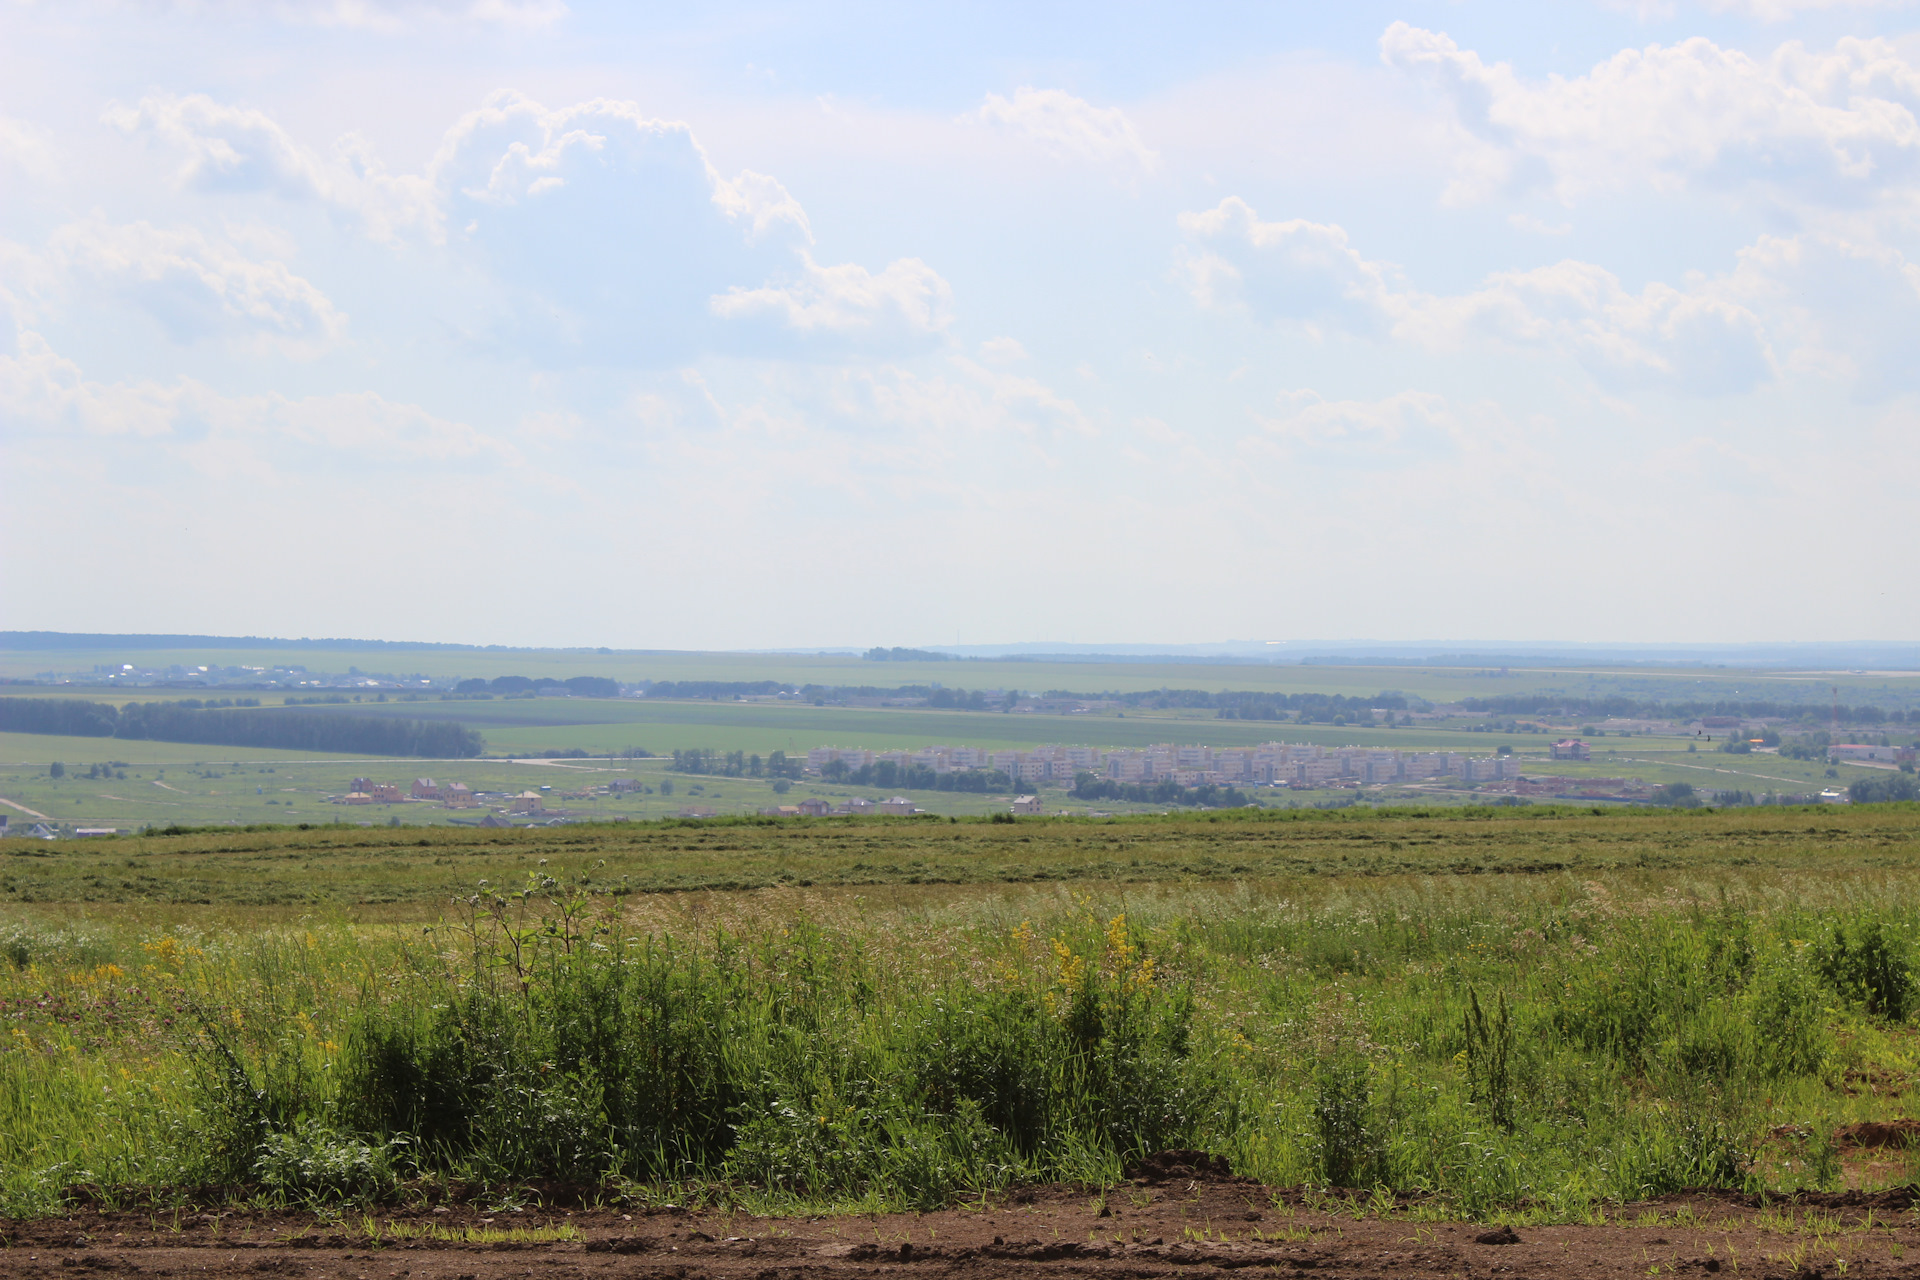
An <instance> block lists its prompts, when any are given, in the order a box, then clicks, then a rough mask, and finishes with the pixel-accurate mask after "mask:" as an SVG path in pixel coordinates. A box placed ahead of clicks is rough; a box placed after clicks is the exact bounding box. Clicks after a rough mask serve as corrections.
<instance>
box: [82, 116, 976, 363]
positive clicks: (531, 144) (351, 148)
mask: <svg viewBox="0 0 1920 1280" xmlns="http://www.w3.org/2000/svg"><path fill="white" fill-rule="evenodd" d="M109 119H110V120H111V121H112V122H113V123H115V124H117V125H118V126H119V127H121V128H122V129H123V130H125V131H127V132H129V133H133V134H140V135H144V136H148V137H151V138H153V139H154V140H155V141H157V142H159V143H161V144H163V145H166V146H169V147H172V148H174V149H176V150H178V151H180V152H181V153H182V155H183V160H182V164H181V168H180V174H179V177H180V182H181V184H182V185H183V186H185V187H188V188H190V189H193V190H197V191H202V192H207V193H216V194H217V193H230V192H271V193H274V194H277V195H280V196H283V197H286V198H289V199H295V200H311V201H316V202H320V203H323V204H326V205H329V206H331V207H334V208H338V209H341V210H344V211H348V212H350V213H352V214H354V215H356V216H358V217H359V218H361V219H362V220H363V221H364V223H365V225H366V226H367V229H368V231H369V233H370V234H372V235H373V236H374V237H375V238H376V239H382V240H391V239H393V238H394V237H395V236H396V235H397V234H398V233H399V232H401V231H403V230H409V229H410V230H414V231H417V232H419V233H421V234H424V235H426V236H427V237H428V238H429V239H432V240H436V241H442V242H444V243H446V244H448V245H449V247H450V248H451V249H452V250H453V252H454V253H455V254H457V255H459V256H461V257H465V258H469V259H471V260H473V261H474V263H475V265H477V266H479V267H480V268H481V269H482V270H483V271H484V272H485V273H486V274H487V275H489V276H490V277H491V278H492V279H493V281H494V282H495V283H496V284H497V285H498V286H499V288H500V291H501V296H500V297H499V299H498V301H497V305H496V306H495V307H494V308H493V314H492V316H490V317H487V316H472V317H467V318H463V322H464V323H465V324H466V325H467V327H468V328H469V330H470V331H471V332H472V333H473V335H474V337H475V338H476V340H477V341H479V342H481V343H482V344H483V345H488V346H491V347H493V348H494V349H496V350H498V351H501V352H507V351H511V352H512V353H514V355H516V356H517V357H520V358H526V359H530V360H532V361H534V362H535V363H538V364H543V365H548V366H552V367H563V366H569V365H592V364H603V365H605V364H621V365H627V366H655V367H658V366H661V365H666V364H671V363H674V362H676V361H680V360H685V359H689V358H691V357H693V356H694V355H696V354H697V353H699V352H701V351H703V350H755V351H759V352H760V353H762V354H777V353H779V352H782V351H787V352H792V351H800V350H807V349H813V348H817V347H820V346H821V345H822V344H825V346H826V347H845V346H847V345H848V344H849V343H853V342H858V343H860V344H862V345H872V344H878V345H880V346H882V347H893V348H899V347H904V346H912V345H915V344H922V345H924V344H925V343H926V342H927V341H928V340H930V339H931V338H933V337H934V336H936V335H938V334H939V333H940V332H942V330H943V329H944V328H945V326H946V324H947V321H948V315H949V310H950V304H951V300H952V291H951V289H950V288H949V286H948V285H947V282H946V281H945V280H944V279H942V278H941V277H940V275H939V274H938V273H937V272H935V271H934V270H933V269H932V268H931V267H930V266H928V265H927V264H926V263H924V262H922V261H920V260H919V259H916V258H903V259H900V260H898V261H895V262H893V263H891V264H889V265H888V266H886V267H885V268H884V269H882V270H880V271H877V272H875V271H872V270H869V269H868V268H866V267H864V266H861V265H859V264H857V263H828V264H822V263H819V262H817V261H816V260H815V259H814V257H813V255H812V252H811V248H810V246H811V245H812V242H813V233H812V228H811V226H810V225H809V223H808V220H807V215H806V211H805V210H804V209H803V208H802V207H801V206H800V203H799V201H798V200H796V199H795V198H794V197H793V195H792V193H791V192H789V191H788V190H787V189H786V187H785V186H783V185H782V184H781V183H780V182H779V181H778V180H777V179H775V178H772V177H770V176H768V175H766V174H761V173H755V172H752V171H750V170H748V171H742V172H740V173H739V174H737V175H735V176H734V177H731V178H728V177H725V176H723V175H722V174H721V173H720V172H719V170H718V169H716V168H715V167H714V165H713V164H712V162H711V161H710V159H709V158H708V155H707V152H706V150H705V148H703V147H702V146H701V145H700V143H699V141H698V140H697V139H696V138H695V137H694V135H693V131H692V130H691V129H690V128H689V127H688V126H687V125H686V124H684V123H681V122H679V121H672V120H660V119H655V118H653V117H650V116H648V115H647V114H645V113H644V112H642V111H641V110H640V109H639V108H638V107H637V106H635V105H634V104H632V103H629V102H615V101H610V100H605V99H594V100H592V101H589V102H582V103H578V104H576V105H573V106H569V107H564V108H560V109H557V110H550V109H548V108H547V107H544V106H542V105H541V104H540V103H538V102H535V101H534V100H532V99H530V98H527V97H525V96H524V95H521V94H516V93H510V92H502V93H497V94H495V95H493V96H492V97H490V98H489V99H488V100H487V101H486V102H485V103H484V104H482V105H481V106H480V107H479V108H478V109H476V110H474V111H472V112H469V113H467V114H466V115H465V116H463V117H462V118H461V119H460V120H459V121H457V122H456V123H455V124H454V125H453V126H452V127H451V128H450V129H449V130H448V131H447V133H446V135H445V137H444V138H443V140H442V142H441V144H440V146H439V148H438V150H437V152H436V154H435V156H434V158H433V160H432V162H431V163H430V164H429V165H428V166H427V168H426V170H425V172H423V173H421V174H418V175H398V176H396V175H390V174H388V173H387V172H386V171H385V170H384V169H383V168H382V167H381V166H380V165H379V163H378V162H377V160H375V159H374V158H373V157H372V156H371V155H370V154H368V153H367V152H366V150H365V148H364V147H363V146H361V145H360V144H359V143H358V142H357V141H355V140H353V139H348V140H346V141H344V142H343V143H342V144H341V145H340V146H339V147H338V148H336V155H335V156H334V157H332V158H327V157H322V156H321V155H319V154H318V153H317V152H315V151H314V150H312V149H311V148H309V147H306V146H305V145H303V144H301V143H300V142H298V141H297V140H295V139H294V138H292V137H291V136H290V135H289V134H288V133H287V132H286V131H285V130H284V129H282V128H281V127H280V126H279V125H278V123H277V122H275V121H274V120H272V119H271V118H270V117H268V116H266V115H265V114H264V113H261V112H258V111H253V110H249V109H245V108H239V107H230V106H224V105H222V104H219V103H216V102H214V101H213V100H211V99H209V98H205V97H190V98H167V97H151V98H148V99H146V100H144V101H143V102H142V103H141V104H140V106H139V107H138V108H135V109H131V110H123V109H118V108H116V109H114V110H112V111H110V112H109Z"/></svg>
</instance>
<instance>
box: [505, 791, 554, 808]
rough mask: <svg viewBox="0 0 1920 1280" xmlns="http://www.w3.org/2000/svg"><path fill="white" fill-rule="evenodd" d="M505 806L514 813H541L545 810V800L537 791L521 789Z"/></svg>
mask: <svg viewBox="0 0 1920 1280" xmlns="http://www.w3.org/2000/svg"><path fill="white" fill-rule="evenodd" d="M507 807H508V808H509V809H510V810H512V811H513V812H514V813H541V812H544V811H545V810H546V807H547V801H546V798H545V797H544V796H542V795H541V794H540V793H539V792H538V791H522V792H521V793H520V794H519V795H517V796H515V797H514V798H513V802H512V803H511V804H510V805H508V806H507Z"/></svg>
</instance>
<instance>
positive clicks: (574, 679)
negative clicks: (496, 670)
mask: <svg viewBox="0 0 1920 1280" xmlns="http://www.w3.org/2000/svg"><path fill="white" fill-rule="evenodd" d="M453 691H454V692H455V693H494V694H505V693H553V692H556V691H559V692H563V693H567V694H569V695H571V696H573V697H575V698H617V697H619V696H620V682H619V681H618V680H614V679H610V678H609V677H607V676H569V677H568V678H567V679H565V680H561V679H558V678H556V677H554V676H496V677H494V678H493V679H491V680H480V679H473V680H462V681H461V682H460V683H459V684H457V685H455V686H453Z"/></svg>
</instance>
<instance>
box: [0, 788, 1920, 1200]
mask: <svg viewBox="0 0 1920 1280" xmlns="http://www.w3.org/2000/svg"><path fill="white" fill-rule="evenodd" d="M13 843H14V844H16V845H18V846H20V848H18V849H14V848H11V847H10V848H9V849H8V856H7V857H6V858H5V859H4V862H3V863H0V883H3V884H4V893H3V894H0V957H4V959H5V961H6V963H5V964H4V965H0V1021H4V1022H5V1024H6V1027H5V1031H4V1033H0V1212H4V1213H14V1214H18V1213H45V1212H51V1211H57V1210H58V1209H59V1208H60V1207H61V1206H62V1205H63V1204H64V1203H66V1202H67V1201H68V1200H69V1198H70V1197H73V1196H85V1197H87V1198H89V1199H91V1200H93V1201H96V1202H98V1201H104V1202H106V1203H107V1204H110V1205H111V1204H136V1203H137V1204H142V1205H148V1206H157V1207H160V1208H162V1209H164V1208H165V1207H166V1206H168V1205H169V1204H173V1203H181V1202H188V1201H197V1202H199V1203H205V1202H206V1201H207V1200H208V1199H209V1198H212V1199H214V1200H223V1199H224V1200H234V1201H245V1202H250V1203H255V1204H265V1205H272V1204H300V1205H315V1206H327V1205H334V1206H338V1205H340V1204H342V1203H343V1202H344V1203H355V1202H360V1203H365V1202H369V1201H388V1202H391V1201H395V1200H398V1201H414V1200H422V1199H425V1200H431V1201H434V1202H438V1201H440V1200H441V1199H444V1198H445V1197H447V1196H449V1195H471V1194H480V1193H481V1192H479V1191H476V1190H474V1189H476V1188H484V1189H485V1190H484V1194H485V1195H487V1196H489V1197H492V1198H493V1199H491V1200H489V1201H488V1203H492V1202H494V1200H497V1199H500V1198H502V1197H505V1198H507V1199H513V1198H514V1197H516V1196H520V1195H523V1194H528V1193H522V1192H516V1191H514V1190H513V1188H514V1187H516V1186H521V1185H526V1184H538V1185H539V1186H541V1187H546V1188H552V1187H554V1186H556V1185H559V1186H565V1185H569V1184H572V1185H583V1184H584V1185H587V1186H590V1187H597V1188H601V1189H602V1190H601V1191H599V1192H596V1194H607V1195H617V1196H620V1197H623V1198H624V1200H625V1201H626V1202H628V1203H632V1204H638V1205H645V1204H648V1203H660V1202H667V1201H671V1202H673V1203H676V1204H688V1203H696V1204H698V1203H706V1204H727V1205H736V1206H740V1207H744V1208H748V1209H752V1210H755V1211H767V1210H779V1209H785V1210H790V1211H791V1210H811V1211H822V1210H829V1211H830V1210H836V1209H838V1210H849V1209H851V1210H878V1209H889V1208H926V1207H933V1206H937V1205H943V1204H951V1203H954V1202H956V1201H961V1200H965V1199H967V1198H969V1197H974V1198H977V1197H978V1195H979V1194H980V1193H981V1192H982V1191H984V1190H989V1189H996V1188H1006V1187H1009V1186H1011V1185H1016V1184H1019V1183H1023V1182H1029V1181H1047V1180H1057V1179H1070V1180H1076V1181H1082V1182H1086V1183H1090V1184H1092V1185H1093V1187H1094V1190H1095V1191H1096V1192H1097V1190H1098V1189H1099V1188H1100V1187H1101V1186H1111V1185H1113V1183H1114V1181H1115V1180H1116V1179H1117V1178H1118V1176H1119V1169H1120V1166H1121V1162H1122V1161H1123V1159H1124V1158H1126V1157H1127V1156H1129V1155H1131V1154H1135V1153H1139V1152H1142V1151H1147V1150H1154V1149H1159V1148H1166V1147H1185V1148H1198V1149H1202V1150H1208V1151H1214V1152H1219V1153H1221V1154H1223V1155H1225V1156H1227V1157H1228V1158H1229V1159H1230V1161H1231V1162H1232V1165H1233V1167H1234V1169H1235V1170H1236V1171H1238V1172H1242V1173H1246V1174H1248V1175H1250V1176H1253V1177H1255V1178H1259V1179H1261V1180H1263V1181H1266V1182H1268V1183H1271V1184H1274V1185H1283V1186H1284V1185H1292V1184H1301V1183H1305V1184H1307V1185H1309V1186H1312V1187H1336V1188H1338V1187H1346V1188H1355V1189H1358V1191H1359V1192H1360V1193H1361V1194H1362V1195H1363V1196H1366V1195H1373V1196H1374V1197H1375V1203H1376V1204H1377V1205H1381V1206H1389V1207H1390V1206H1393V1205H1396V1204H1397V1205H1399V1206H1400V1210H1399V1211H1401V1212H1411V1213H1416V1214H1422V1213H1424V1214H1430V1215H1438V1216H1463V1217H1469V1218H1474V1219H1485V1218H1488V1217H1500V1218H1506V1219H1508V1220H1514V1221H1519V1222H1522V1223H1525V1222H1529V1221H1534V1222H1538V1221H1546V1220H1558V1221H1567V1220H1575V1221H1585V1220H1591V1219H1592V1218H1593V1217H1594V1216H1595V1215H1596V1214H1598V1213H1600V1212H1602V1211H1604V1210H1605V1208H1606V1206H1608V1205H1611V1204H1620V1203H1624V1202H1629V1201H1634V1200H1641V1199H1644V1198H1646V1197H1648V1196H1653V1195H1659V1194H1662V1193H1664V1192H1668V1191H1674V1190H1678V1189H1680V1188H1686V1187H1701V1186H1721V1187H1730V1188H1735V1189H1742V1190H1745V1191H1748V1192H1756V1191H1761V1190H1766V1191H1773V1192H1779V1191H1789V1190H1792V1189H1794V1188H1814V1187H1821V1188H1833V1187H1838V1186H1842V1185H1855V1186H1863V1187H1867V1188H1872V1187H1876V1186H1882V1185H1888V1184H1895V1183H1903V1182H1905V1181H1908V1180H1910V1179H1912V1178H1913V1176H1914V1175H1915V1173H1916V1172H1917V1170H1916V1169H1915V1167H1914V1163H1915V1160H1914V1157H1913V1156H1912V1155H1910V1154H1908V1153H1906V1152H1904V1151H1886V1152H1880V1153H1874V1158H1873V1159H1871V1160H1863V1159H1861V1158H1860V1157H1859V1156H1858V1154H1857V1153H1852V1152H1850V1151H1848V1150H1845V1149H1843V1148H1842V1147H1840V1146H1838V1145H1836V1143H1835V1141H1834V1140H1833V1139H1832V1138H1831V1137H1830V1135H1831V1134H1833V1133H1834V1132H1835V1130H1836V1127H1837V1126H1841V1125H1845V1124H1850V1123H1856V1122H1860V1121H1867V1120H1886V1119H1889V1118H1893V1117H1896V1116H1898V1115H1900V1114H1901V1112H1902V1111H1903V1103H1902V1101H1901V1098H1902V1097H1903V1095H1904V1094H1905V1093H1906V1092H1909V1091H1910V1090H1911V1089H1912V1088H1914V1087H1915V1086H1916V1084H1920V1057H1917V1056H1916V1054H1915V1052H1914V1044H1915V1041H1914V1038H1913V1034H1914V1033H1913V1030H1912V1019H1913V1018H1914V1017H1915V1016H1916V1014H1920V908H1916V897H1915V892H1916V889H1920V859H1917V858H1916V855H1917V854H1920V806H1912V805H1908V806H1860V807H1856V808H1852V809H1837V808H1831V807H1828V808H1815V809H1786V808H1781V809H1772V810H1743V811H1721V812H1709V811H1692V812H1674V811H1660V810H1644V809H1643V810H1638V811H1619V810H1610V811H1607V812H1603V813H1595V812H1592V811H1590V810H1587V809H1561V810H1543V809H1536V810H1532V811H1525V810H1486V809H1479V810H1472V809H1468V810H1460V809H1456V810H1432V811H1426V812H1415V811H1402V812H1399V813H1392V814H1383V813H1377V812H1365V811H1357V810H1349V811H1346V812H1343V813H1326V812H1304V811H1303V812H1295V813H1291V814H1289V813H1267V814H1247V813H1244V812H1240V813H1230V814H1211V815H1187V816H1175V817H1165V818H1160V817H1136V818H1123V819H1113V820H1104V821H1089V820H1084V819H1081V820H1059V819H1022V820H1018V821H1013V822H988V821H982V820H972V821H964V820H963V821H945V820H937V819H933V820H930V819H925V818H920V819H862V820H843V819H833V820H817V821H806V822H799V823H753V822H743V821H732V822H716V823H704V824H648V825H637V824H624V825H623V824H602V825H597V826H580V827H571V828H561V829H553V830H544V831H499V832H494V831H450V830H436V831H421V830H417V829H415V830H400V829H395V828H390V827H376V828H319V829H314V830H310V831H306V832H285V831H282V832H222V833H202V834H189V835H180V836H171V837H141V838H117V839H110V840H102V841H89V842H73V843H66V844H58V845H39V846H31V847H29V846H28V842H13ZM462 1188H466V1189H467V1190H461V1189H462ZM1396 1197H1398V1198H1397V1199H1396Z"/></svg>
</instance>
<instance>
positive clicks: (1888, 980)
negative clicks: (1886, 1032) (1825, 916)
mask: <svg viewBox="0 0 1920 1280" xmlns="http://www.w3.org/2000/svg"><path fill="white" fill-rule="evenodd" d="M1815 963H1816V964H1817V965H1818V967H1819V970H1820V976H1821V977H1822V978H1824V979H1825V980H1826V982H1827V985H1828V986H1830V987H1832V988H1833V990H1834V991H1835V992H1837V993H1838V994H1839V995H1840V997H1841V998H1842V999H1845V1000H1850V1001H1852V1002H1853V1003H1855V1004H1858V1005H1859V1006H1860V1007H1861V1008H1863V1009H1865V1010H1866V1011H1867V1012H1868V1013H1869V1014H1871V1015H1873V1016H1874V1017H1877V1018H1886V1019H1888V1020H1889V1021H1891V1022H1905V1021H1906V1020H1907V1015H1908V1014H1910V1013H1912V1012H1913V1008H1914V1002H1915V1001H1914V997H1915V989H1914V974H1913V960H1912V954H1911V949H1910V948H1909V947H1908V946H1907V945H1906V943H1905V942H1904V940H1901V939H1896V938H1894V937H1892V936H1890V935H1889V934H1888V932H1887V929H1886V926H1885V925H1884V924H1883V923H1881V922H1880V921H1879V920H1860V921H1856V922H1854V923H1853V924H1851V925H1848V924H1846V923H1844V922H1841V923H1836V924H1835V925H1834V926H1833V930H1832V932H1831V933H1830V934H1829V935H1828V936H1827V938H1826V939H1825V940H1824V941H1823V942H1822V943H1821V944H1820V945H1819V947H1818V949H1817V950H1816V952H1815Z"/></svg>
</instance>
